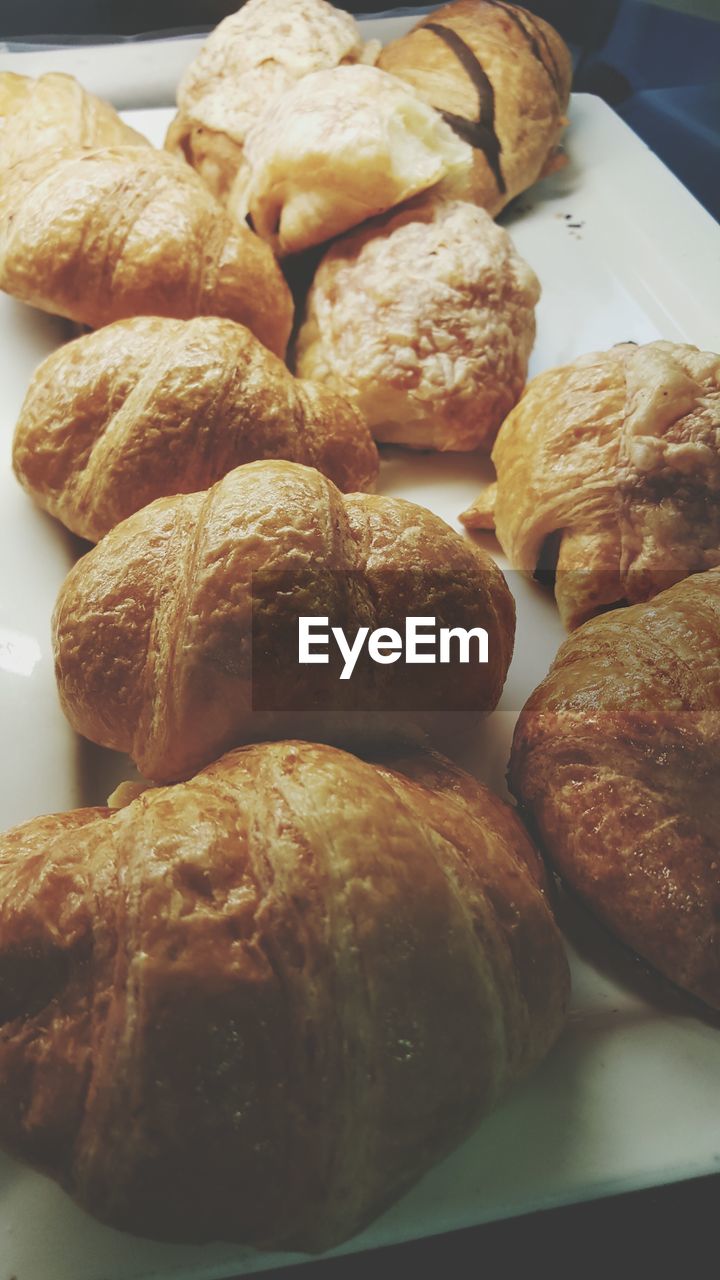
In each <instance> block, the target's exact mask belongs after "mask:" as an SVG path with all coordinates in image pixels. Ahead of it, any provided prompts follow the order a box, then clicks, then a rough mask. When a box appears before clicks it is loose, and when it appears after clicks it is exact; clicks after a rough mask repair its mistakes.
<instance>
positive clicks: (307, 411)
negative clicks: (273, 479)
mask: <svg viewBox="0 0 720 1280" xmlns="http://www.w3.org/2000/svg"><path fill="white" fill-rule="evenodd" d="M259 458H286V459H288V460H289V461H291V462H304V463H307V464H308V465H309V466H316V467H318V468H319V470H320V471H322V472H323V473H324V474H325V475H327V476H329V477H330V479H331V480H333V481H334V482H335V483H336V484H337V485H338V487H339V488H341V489H344V490H353V489H367V488H372V486H373V484H374V481H375V478H376V476H377V470H378V458H377V449H376V448H375V445H374V444H373V441H372V437H371V435H370V432H369V431H368V428H367V426H366V424H365V421H364V419H363V417H362V415H361V414H360V413H359V412H358V410H357V409H355V408H353V406H352V405H351V404H349V403H348V402H347V401H346V400H343V399H342V397H341V396H337V395H334V394H333V392H332V391H326V390H325V389H324V388H323V387H319V386H316V385H315V384H314V383H311V382H303V381H301V380H300V379H298V378H293V376H292V374H290V373H288V370H287V369H286V367H285V365H284V364H283V363H282V361H281V360H279V359H278V358H277V356H274V355H272V353H271V352H270V351H268V350H267V348H266V347H264V346H263V345H262V343H261V342H258V340H257V338H254V337H253V335H252V334H251V333H250V331H249V330H248V329H246V328H244V326H243V325H239V324H234V323H233V321H232V320H220V319H218V318H217V317H215V316H198V317H197V318H196V319H194V320H168V319H160V318H158V317H156V316H136V317H135V318H134V319H132V320H118V321H116V322H115V324H112V325H107V326H106V327H105V328H103V329H99V330H98V331H97V332H96V333H90V334H86V335H85V336H84V337H82V338H77V339H76V340H75V341H74V342H70V343H68V344H67V345H66V346H64V347H60V349H59V350H57V351H54V352H53V353H52V355H50V356H48V358H47V360H45V361H43V363H42V364H41V366H40V368H39V369H38V370H37V372H36V374H35V376H34V378H33V380H32V382H31V384H30V389H29V391H28V393H27V396H26V397H25V402H24V404H23V407H22V409H21V411H20V418H19V420H18V423H17V427H16V429H15V440H14V445H13V466H14V468H15V474H16V476H17V477H18V479H19V481H20V483H21V484H22V485H24V487H25V488H26V489H27V490H28V492H29V493H31V494H32V496H33V497H34V499H35V501H36V502H38V503H39V504H40V506H41V507H43V508H44V509H45V510H46V511H49V512H50V513H51V515H54V516H57V518H58V519H59V520H62V522H63V524H64V525H66V526H67V528H68V529H71V530H72V531H73V533H77V534H79V535H80V537H81V538H89V539H90V540H91V541H92V542H97V540H98V538H101V537H102V536H103V534H104V533H107V531H108V529H111V528H112V527H113V525H116V524H118V522H119V521H120V520H124V519H125V517H126V516H129V515H132V513H133V512H134V511H138V510H139V509H140V508H141V507H144V506H146V505H147V504H148V502H152V501H153V499H154V498H160V497H166V496H168V495H170V494H174V493H192V492H194V491H196V490H199V489H206V488H208V487H209V486H210V485H211V484H213V483H214V482H215V481H216V480H219V479H220V477H221V476H223V475H225V473H226V472H227V471H231V470H232V469H233V467H237V466H239V465H240V464H241V463H244V462H252V461H255V460H256V459H259Z"/></svg>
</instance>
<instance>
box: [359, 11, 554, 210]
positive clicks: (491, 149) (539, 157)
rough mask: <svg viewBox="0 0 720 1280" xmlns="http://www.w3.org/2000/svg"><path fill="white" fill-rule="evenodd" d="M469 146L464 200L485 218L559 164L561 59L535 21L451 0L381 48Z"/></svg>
mask: <svg viewBox="0 0 720 1280" xmlns="http://www.w3.org/2000/svg"><path fill="white" fill-rule="evenodd" d="M378 66H380V67H382V69H383V70H385V71H389V72H391V73H392V74H393V75H396V76H399V77H400V78H401V79H404V80H407V81H408V82H409V83H410V84H412V85H413V87H414V88H415V89H416V90H417V91H418V92H419V93H420V94H421V96H422V97H424V98H425V100H426V101H427V102H430V103H431V104H432V106H434V107H435V108H436V109H437V110H438V111H440V112H441V114H442V116H443V118H444V119H445V120H446V122H447V123H448V124H449V125H450V126H451V128H452V129H453V130H454V131H455V133H456V134H458V136H459V137H461V138H462V139H463V140H464V141H466V142H469V143H470V145H471V146H472V147H473V148H474V152H475V162H474V165H473V171H472V178H471V182H470V189H469V192H468V194H469V195H470V196H471V198H472V199H473V200H474V201H476V203H477V204H480V205H482V206H483V207H484V208H486V209H488V211H489V212H490V213H492V214H497V213H499V212H500V210H501V209H502V208H503V207H504V206H505V205H506V204H507V203H508V201H509V200H511V199H512V198H513V196H516V195H518V194H519V193H520V192H521V191H524V190H525V189H526V188H527V187H529V186H531V185H532V183H533V182H536V181H537V180H538V178H540V177H544V176H545V175H546V174H547V173H550V172H552V171H553V170H554V169H556V168H558V167H559V166H560V165H562V163H563V158H562V156H561V155H560V153H559V150H558V142H559V138H560V134H561V132H562V129H563V127H564V125H565V124H566V120H565V111H566V109H567V103H568V98H569V93H570V80H571V75H572V66H571V62H570V53H569V51H568V49H567V46H566V45H565V43H564V41H563V40H562V39H561V37H560V36H559V35H558V33H557V32H556V31H555V30H554V29H553V27H551V26H550V25H549V23H547V22H544V21H543V19H542V18H538V17H536V16H535V15H534V14H531V13H528V12H527V10H525V9H522V8H520V7H519V6H517V5H511V4H505V3H502V0H457V3H455V4H450V5H447V6H445V8H443V9H438V10H436V12H435V13H432V14H429V15H428V17H427V18H425V19H423V20H422V21H421V22H419V23H418V24H417V26H416V27H414V28H413V30H412V31H410V32H409V33H408V35H406V36H403V37H402V38H401V39H400V40H395V41H393V42H392V43H391V44H389V45H387V47H386V48H385V49H383V51H382V53H381V55H380V58H379V61H378Z"/></svg>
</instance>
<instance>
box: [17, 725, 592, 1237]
mask: <svg viewBox="0 0 720 1280" xmlns="http://www.w3.org/2000/svg"><path fill="white" fill-rule="evenodd" d="M567 989H568V972H567V963H566V960H565V955H564V950H563V946H562V942H561V939H560V935H559V932H558V930H557V927H556V925H555V922H554V920H553V917H552V913H551V911H550V909H549V907H548V905H547V901H546V898H545V892H544V880H543V873H542V870H541V864H540V862H539V859H538V856H537V854H536V852H535V850H534V849H533V847H532V845H531V844H530V842H529V841H528V839H527V837H526V836H525V835H524V833H523V830H522V827H521V825H520V823H519V822H518V821H517V819H516V818H515V816H514V814H513V813H512V811H511V810H510V809H509V808H508V807H507V806H506V805H505V804H503V802H502V801H500V800H498V799H497V798H496V797H495V796H493V795H492V794H491V793H490V792H489V791H487V790H485V789H484V788H483V787H481V786H480V785H479V784H478V783H477V782H475V780H474V779H472V778H470V777H469V776H468V775H466V774H463V773H462V772H461V771H459V770H457V769H454V768H453V767H452V766H450V765H449V764H448V762H446V761H443V760H442V759H441V758H439V757H434V758H425V757H419V758H415V759H409V760H401V761H398V762H397V764H396V765H394V766H393V768H392V769H389V768H385V767H380V766H378V767H375V766H373V765H370V764H365V763H362V762H361V761H359V760H357V759H355V758H354V757H352V756H349V755H347V754H345V753H344V752H340V751H337V750H334V749H332V748H329V747H317V746H313V745H310V744H307V743H299V742H295V743H293V742H283V743H277V744H275V745H264V746H257V747H252V748H249V749H246V750H241V751H236V752H233V753H232V754H231V755H228V756H226V757H224V758H223V759H222V760H220V761H218V762H217V763H216V764H214V765H213V766H211V767H210V768H209V769H207V770H205V772H204V773H202V774H200V775H198V776H197V777H196V778H194V779H193V780H192V781H191V782H188V783H185V784H182V785H180V786H176V787H173V788H170V789H163V790H151V791H148V792H146V793H145V794H144V795H142V796H140V798H139V799H137V800H136V801H135V802H134V803H131V804H130V805H129V806H128V807H127V808H124V809H122V810H120V811H119V812H115V813H111V812H110V811H108V810H106V809H83V810H77V811H75V812H72V813H66V814H60V815H55V816H53V817H47V818H38V819H36V820H35V821H33V822H29V823H27V824H26V825H25V826H23V827H19V828H17V829H15V830H14V831H11V832H8V833H7V834H6V835H5V836H4V837H2V838H1V839H0V1013H1V1015H2V1023H1V1025H0V1140H1V1141H2V1143H3V1145H4V1146H5V1147H6V1148H8V1149H9V1150H10V1151H12V1152H13V1153H14V1154H16V1155H17V1156H20V1157H21V1158H23V1159H26V1160H28V1161H30V1162H31V1163H33V1164H35V1165H37V1166H39V1167H40V1168H42V1169H44V1170H45V1171H46V1172H48V1173H50V1174H51V1175H52V1176H53V1177H55V1178H56V1179H58V1180H59V1181H60V1182H61V1183H62V1184H63V1185H64V1186H65V1187H66V1188H67V1190H68V1191H69V1192H70V1193H71V1194H72V1195H73V1196H74V1197H75V1198H76V1199H77V1200H79V1201H80V1203H81V1204H83V1205H84V1206H85V1207H86V1208H88V1209H89V1210H90V1211H91V1212H93V1213H95V1214H96V1215H97V1216H98V1217H100V1218H102V1219H104V1220H105V1221H107V1222H109V1223H112V1224H113V1225H115V1226H118V1227H121V1228H123V1229H126V1230H131V1231H134V1232H136V1233H141V1234H143V1235H150V1236H156V1237H160V1238H165V1239H183V1240H198V1241H199V1240H208V1239H214V1238H224V1239H229V1240H236V1241H241V1242H243V1243H248V1244H255V1245H260V1246H262V1247H273V1248H280V1247H294V1248H302V1249H309V1250H317V1249H321V1248H325V1247H328V1246H329V1245H331V1244H334V1243H336V1242H338V1241H339V1240H341V1239H343V1238H345V1237H346V1236H348V1235H350V1234H352V1233H353V1232H355V1231H357V1230H358V1229H359V1228H360V1227H361V1226H363V1225H364V1224H365V1222H367V1221H368V1219H369V1218H371V1217H372V1216H374V1215H375V1214H376V1213H378V1212H379V1211H380V1210H381V1209H382V1208H384V1207H385V1206H386V1205H387V1204H388V1203H389V1202H390V1201H392V1200H393V1199H394V1198H395V1197H396V1196H397V1195H399V1194H400V1193H401V1192H402V1191H403V1190H404V1189H406V1188H407V1187H408V1186H409V1185H410V1184H411V1183H412V1182H414V1181H415V1180H416V1179H417V1178H418V1177H419V1176H420V1175H421V1174H422V1173H423V1172H424V1171H425V1170H426V1169H427V1168H428V1166H429V1165H430V1164H432V1163H433V1162H434V1161H435V1160H436V1159H438V1158H439V1157H440V1156H441V1155H443V1154H444V1153H445V1152H446V1151H448V1150H449V1149H450V1148H452V1147H453V1146H454V1145H456V1143H457V1142H459V1141H460V1140H461V1139H462V1138H463V1137H464V1136H465V1135H466V1134H467V1133H468V1132H469V1131H470V1129H471V1128H472V1127H473V1126H474V1125H475V1124H476V1122H477V1121H478V1119H479V1118H480V1116H481V1115H482V1114H483V1113H484V1112H485V1111H487V1110H488V1108H489V1107H491V1106H492V1105H493V1103H494V1102H495V1101H496V1099H497V1098H498V1097H499V1096H500V1094H502V1093H503V1092H504V1091H505V1090H506V1088H507V1087H508V1085H509V1084H510V1083H511V1082H512V1081H513V1080H515V1079H516V1078H517V1077H518V1076H519V1075H523V1074H524V1073H525V1072H527V1071H528V1070H529V1069H530V1068H531V1067H533V1066H534V1065H535V1064H536V1063H537V1062H538V1061H539V1060H540V1059H541V1058H542V1057H543V1056H544V1054H545V1053H546V1052H547V1051H548V1049H549V1047H550V1046H551V1044H552V1043H553V1041H554V1039H555V1038H556V1036H557V1034H558V1032H559V1030H560V1027H561V1025H562V1021H563V1014H564V1008H565V1004H566V999H567Z"/></svg>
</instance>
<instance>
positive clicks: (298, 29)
mask: <svg viewBox="0 0 720 1280" xmlns="http://www.w3.org/2000/svg"><path fill="white" fill-rule="evenodd" d="M378 48H379V46H378V44H377V41H370V42H369V44H366V45H364V44H363V40H362V35H361V32H360V28H359V26H358V24H357V22H356V21H355V19H354V17H353V16H352V14H350V13H345V12H344V10H342V9H336V8H334V6H333V5H331V4H327V3H326V0H248V3H247V4H245V5H243V7H242V9H240V10H239V11H238V12H237V13H232V14H230V15H229V17H227V18H225V19H223V21H222V22H221V23H220V24H219V26H217V27H216V28H215V30H214V31H212V32H211V33H210V35H209V37H208V39H207V40H206V42H205V44H204V45H203V47H202V49H201V50H200V52H199V54H198V56H197V57H196V58H195V59H194V60H193V62H191V63H190V66H189V67H188V68H187V70H186V71H185V73H184V75H183V78H182V80H181V81H180V85H179V87H178V93H177V104H178V111H177V115H176V116H175V118H174V120H173V121H172V123H171V125H170V128H169V130H168V135H167V138H166V140H165V146H166V147H167V148H168V150H170V151H174V152H176V153H177V154H179V155H183V156H184V157H185V159H186V160H187V161H188V163H189V164H191V165H192V166H193V168H195V169H197V171H198V173H199V174H200V175H201V176H202V178H203V179H204V181H205V182H206V183H207V185H208V186H209V187H210V189H211V191H213V192H214V194H215V195H216V196H218V197H219V198H220V199H223V200H224V199H225V198H226V197H227V195H228V193H229V191H230V188H231V186H232V183H233V180H234V178H235V175H236V173H237V171H238V169H239V167H240V165H241V162H242V158H243V146H244V142H245V137H246V135H247V132H248V129H249V128H250V126H251V124H252V123H253V121H254V120H255V118H256V117H257V116H258V115H259V114H260V113H261V112H262V111H263V110H264V109H265V108H266V107H267V106H268V105H269V104H270V103H271V102H272V101H274V100H275V99H276V98H277V97H278V96H279V95H280V94H281V93H283V92H284V91H285V90H286V89H288V88H289V87H290V86H291V85H292V84H294V82H295V81H296V80H299V79H300V78H301V77H302V76H306V75H308V73H309V72H311V71H320V70H322V69H323V68H326V67H336V66H340V65H341V64H346V63H353V62H368V61H373V60H374V58H375V57H376V56H377V51H378Z"/></svg>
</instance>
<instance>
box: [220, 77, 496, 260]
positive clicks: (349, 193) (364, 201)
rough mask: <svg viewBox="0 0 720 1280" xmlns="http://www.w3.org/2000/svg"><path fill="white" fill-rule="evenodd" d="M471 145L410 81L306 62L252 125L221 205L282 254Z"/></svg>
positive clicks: (378, 204)
mask: <svg viewBox="0 0 720 1280" xmlns="http://www.w3.org/2000/svg"><path fill="white" fill-rule="evenodd" d="M471 164H472V150H471V148H470V147H469V146H468V144H467V143H466V142H463V141H462V140H461V139H460V138H458V137H457V136H456V134H454V133H453V131H452V129H451V128H450V126H449V125H447V124H446V123H445V121H444V120H443V119H442V118H441V117H440V116H439V115H438V113H437V112H436V111H433V109H432V108H431V107H429V106H428V105H427V104H426V103H425V102H423V101H422V100H421V99H420V98H419V97H418V95H417V94H416V93H415V92H414V90H413V89H411V88H410V86H409V85H406V84H403V82H402V81H401V80H397V79H396V78H395V77H394V76H390V75H387V74H386V73H385V72H384V71H378V70H377V68H376V67H368V66H364V65H358V66H352V67H336V68H335V69H334V70H330V71H315V72H313V74H312V75H309V76H305V77H304V79H302V80H299V81H298V82H297V84H295V85H293V87H292V88H291V89H288V90H287V92H286V93H284V94H282V96H281V97H279V98H278V99H277V100H275V101H273V102H271V103H270V105H269V106H268V108H267V109H266V110H265V111H264V112H263V114H262V115H260V116H258V119H257V120H256V121H255V123H254V124H253V126H252V128H251V129H250V131H249V132H248V134H247V137H246V139H245V152H244V163H243V166H242V168H241V169H240V171H239V172H238V175H237V178H236V180H235V183H234V185H233V188H232V191H231V193H230V197H229V200H228V208H229V209H230V210H231V212H233V213H234V214H235V215H236V216H237V217H238V218H244V217H245V215H246V214H249V215H250V218H251V220H252V225H253V227H254V228H255V230H256V231H257V232H258V234H259V235H261V236H262V237H263V238H264V239H266V240H267V241H268V242H269V243H270V244H272V246H273V248H274V249H275V252H276V253H278V254H280V255H284V254H288V253H297V252H298V251H299V250H301V249H307V248H310V247H311V246H312V245H316V244H321V243H322V242H323V241H325V240H329V239H330V238H331V237H332V236H336V235H339V234H340V232H342V231H347V230H348V229H349V228H350V227H355V226H357V225H358V224H359V223H361V222H364V221H365V220H366V219H367V218H371V217H373V215H375V214H379V213H383V212H385V211H386V210H387V209H392V208H394V207H395V205H397V204H401V203H402V201H404V200H408V199H410V197H411V196H414V195H417V194H418V192H420V191H425V190H427V189H428V188H430V187H434V186H436V185H437V184H438V183H439V182H440V181H441V179H444V180H446V181H447V182H448V183H453V182H459V181H461V180H462V177H463V175H464V174H465V173H469V170H470V166H471Z"/></svg>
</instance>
